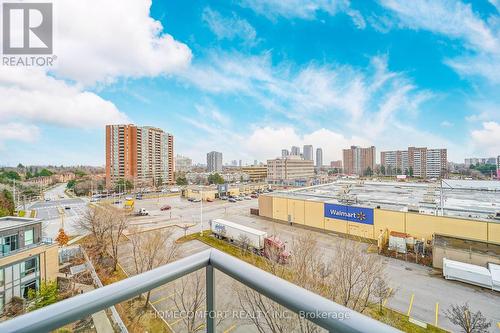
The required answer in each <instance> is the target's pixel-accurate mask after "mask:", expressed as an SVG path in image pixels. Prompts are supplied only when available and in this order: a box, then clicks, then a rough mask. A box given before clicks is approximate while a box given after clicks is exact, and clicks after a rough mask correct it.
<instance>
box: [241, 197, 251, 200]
mask: <svg viewBox="0 0 500 333" xmlns="http://www.w3.org/2000/svg"><path fill="white" fill-rule="evenodd" d="M243 199H245V200H252V198H250V197H244V198H243Z"/></svg>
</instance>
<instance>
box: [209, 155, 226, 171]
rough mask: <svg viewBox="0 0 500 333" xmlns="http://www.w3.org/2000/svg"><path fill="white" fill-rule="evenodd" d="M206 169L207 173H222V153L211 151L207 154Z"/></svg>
mask: <svg viewBox="0 0 500 333" xmlns="http://www.w3.org/2000/svg"><path fill="white" fill-rule="evenodd" d="M207 169H208V172H218V171H222V153H220V152H218V151H211V152H210V153H208V154H207Z"/></svg>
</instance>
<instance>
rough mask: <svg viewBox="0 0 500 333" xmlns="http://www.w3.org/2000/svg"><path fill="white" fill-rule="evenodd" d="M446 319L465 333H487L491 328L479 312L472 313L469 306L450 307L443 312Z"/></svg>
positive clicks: (489, 323) (466, 304)
mask: <svg viewBox="0 0 500 333" xmlns="http://www.w3.org/2000/svg"><path fill="white" fill-rule="evenodd" d="M445 314H446V317H447V318H448V319H449V320H450V321H451V322H452V323H453V324H454V325H456V326H458V327H460V328H461V329H462V332H465V333H487V332H489V328H490V326H491V322H489V321H488V320H487V319H486V317H485V316H483V314H482V313H481V311H477V312H472V311H471V309H470V307H469V304H468V303H465V304H462V305H451V306H450V308H449V309H448V310H446V312H445Z"/></svg>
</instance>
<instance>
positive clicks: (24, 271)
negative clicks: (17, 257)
mask: <svg viewBox="0 0 500 333" xmlns="http://www.w3.org/2000/svg"><path fill="white" fill-rule="evenodd" d="M36 269H37V258H31V259H28V260H26V261H25V262H23V263H21V276H26V275H30V274H33V273H35V272H36Z"/></svg>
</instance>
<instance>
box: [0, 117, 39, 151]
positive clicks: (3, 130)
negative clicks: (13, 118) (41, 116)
mask: <svg viewBox="0 0 500 333" xmlns="http://www.w3.org/2000/svg"><path fill="white" fill-rule="evenodd" d="M39 136H40V130H39V128H38V127H36V126H33V125H26V124H23V123H17V122H11V123H0V148H2V146H3V144H4V142H6V141H11V140H12V141H22V142H29V143H33V142H35V141H36V140H37V139H38V138H39Z"/></svg>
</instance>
